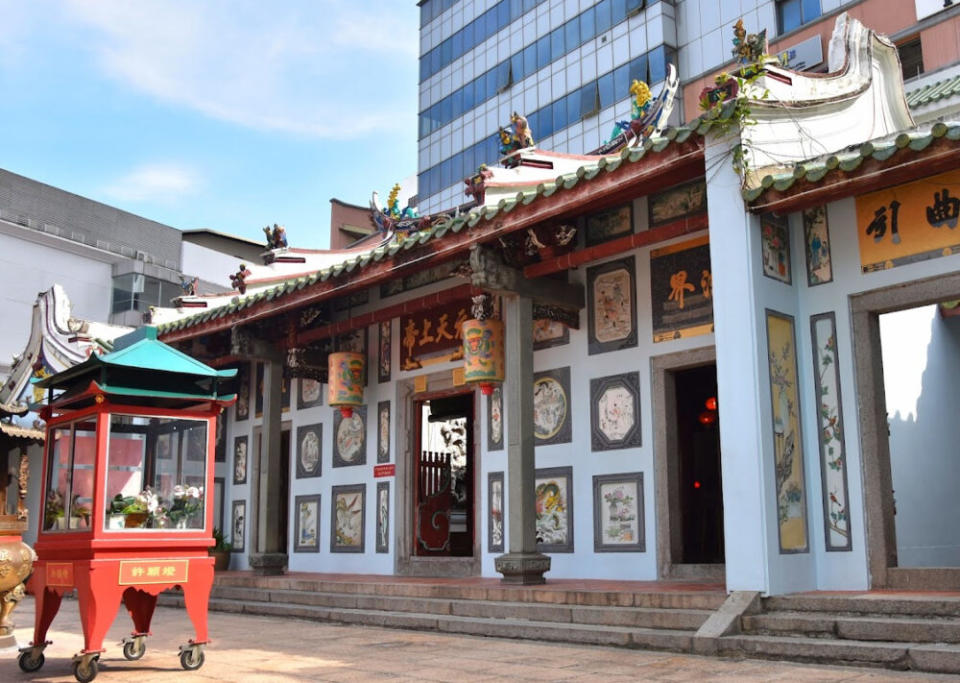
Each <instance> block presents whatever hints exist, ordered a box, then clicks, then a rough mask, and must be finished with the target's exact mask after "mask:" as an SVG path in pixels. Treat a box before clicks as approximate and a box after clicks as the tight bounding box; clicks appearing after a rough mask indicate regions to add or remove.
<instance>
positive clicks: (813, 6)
mask: <svg viewBox="0 0 960 683" xmlns="http://www.w3.org/2000/svg"><path fill="white" fill-rule="evenodd" d="M802 8H803V23H804V24H806V23H809V22H811V21H813V20H814V19H816V18H817V17H819V16H820V0H803V5H802Z"/></svg>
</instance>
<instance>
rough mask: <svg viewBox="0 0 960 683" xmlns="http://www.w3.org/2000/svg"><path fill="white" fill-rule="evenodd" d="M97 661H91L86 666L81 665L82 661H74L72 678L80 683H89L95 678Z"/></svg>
mask: <svg viewBox="0 0 960 683" xmlns="http://www.w3.org/2000/svg"><path fill="white" fill-rule="evenodd" d="M97 668H98V666H97V660H96V659H91V660H90V661H89V662H87V665H86V666H84V665H83V661H82V660H81V661H76V662H74V663H73V676H74V678H76V679H77V680H78V681H80V683H89V682H90V681H92V680H93V679H94V678H96V677H97Z"/></svg>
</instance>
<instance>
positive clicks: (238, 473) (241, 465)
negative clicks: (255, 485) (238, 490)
mask: <svg viewBox="0 0 960 683" xmlns="http://www.w3.org/2000/svg"><path fill="white" fill-rule="evenodd" d="M233 483H234V484H246V483H247V437H245V436H238V437H236V438H234V440H233Z"/></svg>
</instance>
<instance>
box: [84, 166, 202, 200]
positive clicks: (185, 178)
mask: <svg viewBox="0 0 960 683" xmlns="http://www.w3.org/2000/svg"><path fill="white" fill-rule="evenodd" d="M199 186H200V179H199V176H198V174H197V173H196V172H195V171H193V170H192V169H189V168H187V167H185V166H181V165H178V164H170V163H157V164H144V165H142V166H138V167H137V168H134V169H133V170H131V171H130V172H129V173H127V174H126V175H124V176H122V177H121V178H118V179H117V180H115V181H114V182H112V183H110V184H109V185H108V186H106V187H105V188H104V190H103V191H104V192H105V193H106V194H107V195H109V196H110V197H112V198H114V199H117V200H120V201H132V202H143V201H154V202H161V203H167V202H172V201H175V200H176V199H178V198H179V197H182V196H184V195H188V194H192V193H194V192H196V191H197V190H198V189H199Z"/></svg>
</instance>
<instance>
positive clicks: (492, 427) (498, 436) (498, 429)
mask: <svg viewBox="0 0 960 683" xmlns="http://www.w3.org/2000/svg"><path fill="white" fill-rule="evenodd" d="M487 450H488V451H502V450H503V389H502V388H501V387H500V385H497V386H495V387H494V388H493V391H492V392H491V393H489V394H487Z"/></svg>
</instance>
